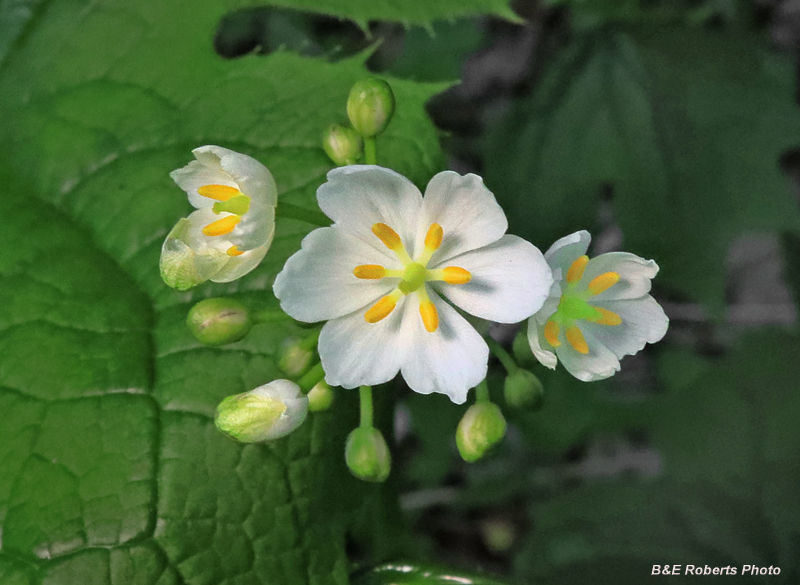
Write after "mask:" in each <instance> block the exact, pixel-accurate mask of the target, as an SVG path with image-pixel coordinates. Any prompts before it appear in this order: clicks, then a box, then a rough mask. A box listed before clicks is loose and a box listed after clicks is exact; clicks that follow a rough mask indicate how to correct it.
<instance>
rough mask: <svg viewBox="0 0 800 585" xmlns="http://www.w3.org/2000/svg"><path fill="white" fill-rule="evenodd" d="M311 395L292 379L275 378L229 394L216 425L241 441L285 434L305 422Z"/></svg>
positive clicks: (219, 408) (252, 440) (220, 405)
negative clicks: (306, 394)
mask: <svg viewBox="0 0 800 585" xmlns="http://www.w3.org/2000/svg"><path fill="white" fill-rule="evenodd" d="M306 414H308V398H306V396H304V395H303V393H302V392H301V390H300V386H298V385H297V384H295V383H294V382H290V381H289V380H275V381H274V382H270V383H269V384H264V385H263V386H259V387H258V388H256V389H254V390H251V391H250V392H245V393H244V394H236V395H235V396H228V397H227V398H225V399H224V400H223V401H222V402H220V403H219V405H218V406H217V413H216V416H215V417H214V423H215V424H216V425H217V428H218V429H219V430H220V431H221V432H222V433H224V434H225V435H228V436H229V437H231V438H232V439H236V440H237V441H239V442H240V443H258V442H259V441H271V440H274V439H280V438H281V437H285V436H286V435H288V434H289V433H291V432H292V431H294V430H295V429H296V428H297V427H299V426H300V425H301V424H303V421H304V420H305V419H306Z"/></svg>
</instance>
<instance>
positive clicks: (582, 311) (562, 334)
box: [528, 231, 669, 382]
mask: <svg viewBox="0 0 800 585" xmlns="http://www.w3.org/2000/svg"><path fill="white" fill-rule="evenodd" d="M590 241H591V236H590V235H589V232H586V231H580V232H576V233H574V234H570V235H569V236H565V237H563V238H561V239H560V240H558V241H557V242H556V243H555V244H553V245H552V246H550V249H549V250H548V251H547V252H546V253H545V258H546V259H547V262H548V264H549V265H550V268H551V269H552V270H553V276H554V278H555V282H554V283H553V286H552V288H551V289H550V295H549V297H548V298H547V301H546V302H545V304H544V306H543V307H542V308H541V309H540V310H539V311H538V312H537V313H536V314H535V315H533V316H532V317H531V318H530V320H529V321H528V342H529V343H530V345H531V350H533V354H534V355H535V356H536V358H537V359H538V360H539V361H540V362H541V363H542V364H543V365H545V366H547V367H548V368H551V369H555V367H556V363H557V362H558V361H559V360H560V361H561V363H562V364H563V365H564V367H565V368H566V369H567V371H568V372H569V373H570V374H572V375H573V376H575V377H576V378H578V379H579V380H583V381H584V382H591V381H594V380H602V379H603V378H608V377H609V376H612V375H614V374H615V373H616V372H617V371H619V369H620V364H619V360H620V359H621V358H622V357H623V356H626V355H633V354H635V353H636V352H638V351H640V350H641V349H642V348H643V347H644V346H645V344H647V343H655V342H657V341H659V340H660V339H661V338H662V337H664V335H665V334H666V332H667V327H668V325H669V319H668V318H667V316H666V315H665V314H664V310H663V309H662V308H661V306H660V305H659V304H658V303H657V302H656V301H655V299H653V297H651V296H650V295H649V294H647V293H649V292H650V281H651V279H652V278H653V277H654V276H655V275H656V273H657V272H658V265H657V264H656V263H655V262H654V261H653V260H644V259H642V258H639V257H638V256H635V255H633V254H628V253H627V252H611V253H608V254H601V255H600V256H597V257H595V258H592V259H591V260H589V257H588V256H586V250H587V249H588V248H589V242H590Z"/></svg>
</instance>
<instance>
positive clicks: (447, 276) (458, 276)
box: [442, 266, 472, 284]
mask: <svg viewBox="0 0 800 585" xmlns="http://www.w3.org/2000/svg"><path fill="white" fill-rule="evenodd" d="M442 280H444V281H445V282H446V283H447V284H467V283H468V282H469V281H470V280H472V274H470V272H469V270H464V269H463V268H461V267H460V266H448V267H447V268H443V269H442Z"/></svg>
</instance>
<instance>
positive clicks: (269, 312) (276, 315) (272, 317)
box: [250, 308, 286, 323]
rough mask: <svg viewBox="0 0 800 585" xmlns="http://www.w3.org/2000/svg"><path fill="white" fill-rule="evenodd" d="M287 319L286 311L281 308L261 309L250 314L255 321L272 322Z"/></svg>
mask: <svg viewBox="0 0 800 585" xmlns="http://www.w3.org/2000/svg"><path fill="white" fill-rule="evenodd" d="M284 319H286V313H284V312H283V311H281V310H280V309H277V308H276V309H261V310H258V311H253V312H252V313H251V314H250V320H251V321H252V322H253V323H271V322H272V321H278V320H284Z"/></svg>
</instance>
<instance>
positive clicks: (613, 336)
mask: <svg viewBox="0 0 800 585" xmlns="http://www.w3.org/2000/svg"><path fill="white" fill-rule="evenodd" d="M592 304H594V305H596V306H598V307H602V308H604V309H608V310H609V311H613V312H614V313H616V314H617V315H619V316H620V317H621V318H622V323H620V324H619V325H598V324H597V323H586V325H585V328H586V329H587V330H588V331H589V332H590V333H591V334H592V336H593V337H594V338H595V339H597V340H598V341H599V342H601V343H602V344H603V345H605V346H606V347H608V348H609V349H610V350H611V351H613V352H614V354H615V355H616V356H617V357H618V358H621V357H623V356H626V355H633V354H635V353H637V352H638V351H641V350H642V348H644V346H645V344H647V343H656V342H657V341H660V340H661V338H662V337H664V335H665V334H666V333H667V327H668V326H669V318H667V315H666V314H665V313H664V310H663V309H662V308H661V306H660V305H659V304H658V303H657V302H656V300H655V299H654V298H653V297H651V296H650V295H646V296H644V297H642V298H639V299H629V300H623V301H605V302H601V303H592Z"/></svg>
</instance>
